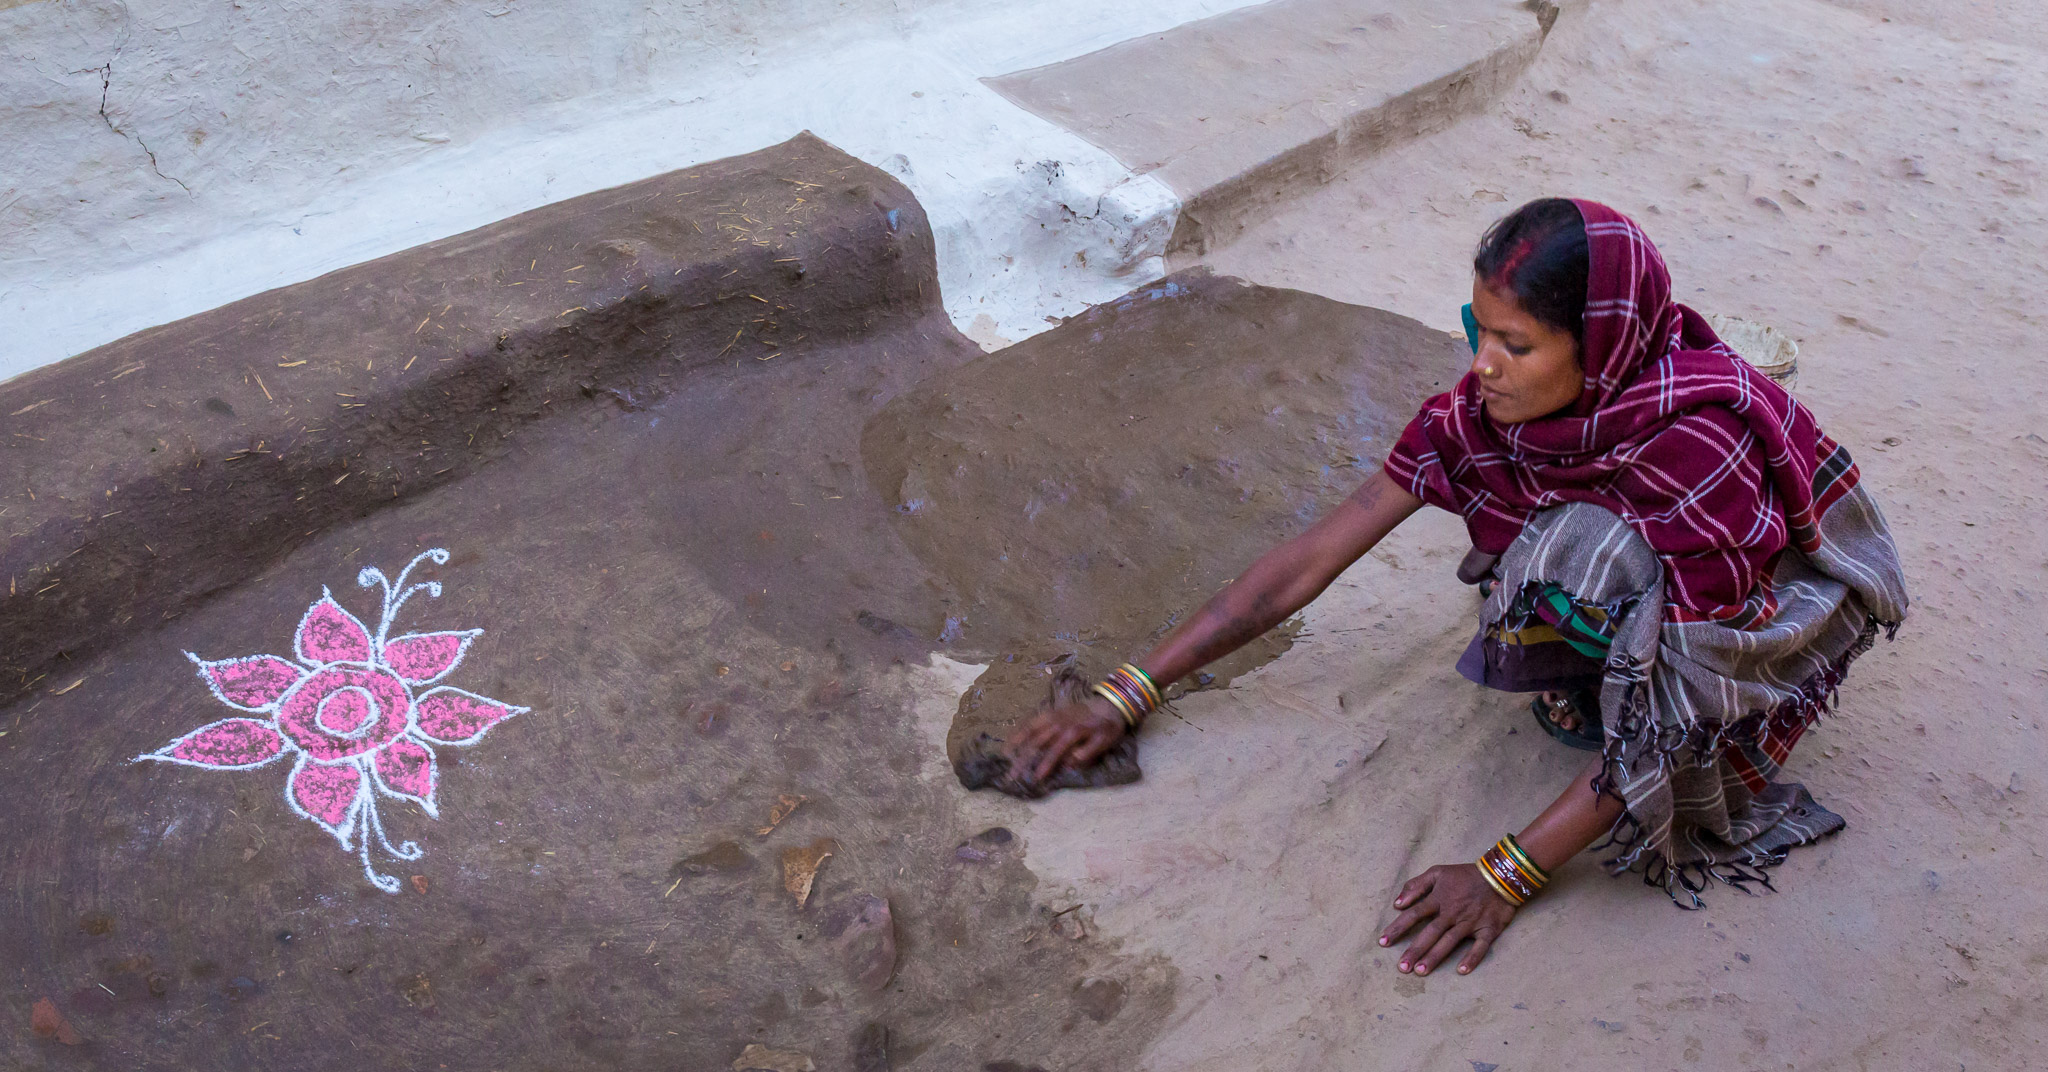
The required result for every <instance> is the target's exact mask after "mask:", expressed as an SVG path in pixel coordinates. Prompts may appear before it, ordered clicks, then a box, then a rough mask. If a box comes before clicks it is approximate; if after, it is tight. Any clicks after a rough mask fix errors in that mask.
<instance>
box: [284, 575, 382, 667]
mask: <svg viewBox="0 0 2048 1072" xmlns="http://www.w3.org/2000/svg"><path fill="white" fill-rule="evenodd" d="M292 650H293V652H294V653H296V654H297V655H298V657H299V661H300V662H302V663H305V664H306V665H307V666H314V667H318V666H325V665H326V664H328V663H367V662H369V661H370V631H369V630H368V629H366V628H364V627H363V623H362V622H361V621H359V620H358V619H357V618H356V616H355V615H353V614H350V613H349V612H348V611H347V610H345V609H343V608H342V605H341V604H339V603H336V602H335V601H334V594H333V593H332V592H329V591H328V590H327V589H326V588H325V587H324V586H323V587H322V588H321V589H320V599H319V601H318V602H315V603H314V604H313V605H312V606H310V607H308V608H306V616H305V617H303V618H300V619H299V628H298V630H297V631H296V632H295V633H293V635H292Z"/></svg>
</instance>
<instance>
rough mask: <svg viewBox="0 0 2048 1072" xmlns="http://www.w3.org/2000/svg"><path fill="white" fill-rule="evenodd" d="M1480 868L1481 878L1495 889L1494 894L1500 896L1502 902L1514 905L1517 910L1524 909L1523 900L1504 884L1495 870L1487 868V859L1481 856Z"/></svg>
mask: <svg viewBox="0 0 2048 1072" xmlns="http://www.w3.org/2000/svg"><path fill="white" fill-rule="evenodd" d="M1478 867H1479V877H1481V878H1483V879H1485V880H1486V884H1487V885H1489V886H1492V887H1493V892H1495V893H1497V894H1500V896H1501V900H1503V901H1506V902H1507V903H1509V904H1511V905H1514V906H1515V907H1516V908H1520V907H1522V899H1521V898H1519V897H1517V896H1515V895H1514V893H1513V892H1512V891H1510V890H1509V889H1508V888H1507V886H1506V884H1504V883H1502V882H1501V880H1500V878H1499V877H1498V876H1496V875H1495V874H1494V873H1493V868H1491V867H1489V866H1487V863H1486V857H1484V856H1481V857H1480V858H1479V864H1478Z"/></svg>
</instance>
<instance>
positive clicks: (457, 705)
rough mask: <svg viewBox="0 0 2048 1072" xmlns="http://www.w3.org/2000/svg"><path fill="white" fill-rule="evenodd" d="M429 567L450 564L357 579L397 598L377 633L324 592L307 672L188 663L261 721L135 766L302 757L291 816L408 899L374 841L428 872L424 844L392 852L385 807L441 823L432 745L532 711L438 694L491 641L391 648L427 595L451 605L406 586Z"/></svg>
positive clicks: (457, 741) (304, 650) (257, 664)
mask: <svg viewBox="0 0 2048 1072" xmlns="http://www.w3.org/2000/svg"><path fill="white" fill-rule="evenodd" d="M427 559H432V560H433V561H434V562H435V563H437V564H445V563H446V562H447V561H448V552H447V551H446V550H445V549H443V548H439V547H436V548H434V549H433V550H430V551H426V552H424V553H422V554H420V555H419V556H418V557H416V558H414V559H413V560H412V561H411V562H409V563H407V564H406V567H405V569H404V570H402V571H400V572H399V574H398V580H396V581H392V580H390V579H388V578H386V577H385V576H384V571H383V570H380V569H377V568H376V567H374V566H372V567H370V568H368V569H365V570H363V571H362V572H361V573H359V574H357V575H356V583H357V584H358V585H360V586H362V587H364V588H369V587H371V586H372V585H381V586H382V587H383V589H384V606H383V619H382V620H381V621H380V622H378V624H377V631H376V633H375V634H372V633H371V632H370V631H369V629H367V628H366V627H364V625H363V623H362V622H361V621H359V620H357V619H356V616H355V615H353V614H350V613H349V612H348V611H346V610H343V609H342V607H341V604H339V603H336V602H335V601H334V596H333V595H332V594H330V593H329V592H328V591H327V590H326V589H324V588H323V589H321V592H320V600H319V601H318V602H316V603H314V604H313V605H312V607H310V608H309V609H307V611H306V616H305V617H304V618H301V619H299V629H298V635H297V636H295V637H294V638H293V641H292V649H293V654H294V655H296V656H297V657H298V658H297V661H294V660H292V659H287V658H284V657H283V656H279V655H245V656H243V657H241V658H238V659H222V660H219V661H217V662H213V661H208V660H205V659H201V658H200V657H199V656H197V655H194V654H192V653H191V652H189V651H188V652H186V653H185V657H186V658H188V659H191V660H192V662H193V663H194V664H195V665H196V666H197V667H198V668H199V676H200V678H201V679H202V680H204V681H205V682H206V687H207V688H209V689H211V690H213V695H214V698H216V699H218V700H219V701H220V702H222V703H224V704H226V705H228V706H229V707H232V708H234V709H236V710H238V711H246V712H248V713H249V716H250V717H239V716H238V717H235V718H224V719H221V720H220V721H218V722H214V723H211V724H209V725H205V726H201V727H199V728H198V729H196V730H193V731H192V732H191V733H188V734H186V735H185V736H183V737H180V738H178V739H177V740H175V741H172V742H171V743H170V744H167V745H165V746H164V747H162V748H159V749H157V750H156V751H154V752H150V753H148V754H146V755H140V756H136V757H135V760H134V761H135V762H137V763H140V762H142V761H143V760H146V759H149V760H159V761H162V762H165V763H182V764H184V765H186V766H188V767H208V768H211V769H213V770H250V769H252V768H255V767H262V766H266V765H268V764H271V763H274V762H276V761H278V760H280V759H282V758H284V757H285V756H287V755H289V756H291V757H293V758H292V772H291V775H290V776H289V777H287V778H286V779H285V787H284V799H285V803H286V804H289V805H291V809H292V810H293V811H295V812H297V813H299V814H300V815H303V816H305V817H306V818H308V819H311V820H313V821H314V822H316V823H318V824H320V826H321V828H322V829H324V830H326V831H327V832H328V833H330V834H333V835H334V837H335V839H336V840H337V841H340V842H341V847H342V849H343V850H345V851H346V850H353V851H356V852H357V853H358V854H359V855H360V856H361V857H362V861H363V877H365V878H367V879H369V880H370V882H371V884H373V885H375V886H376V887H377V888H378V889H380V890H383V891H384V892H385V893H397V892H398V890H399V882H398V879H397V878H396V877H395V876H392V875H381V874H378V873H377V869H376V868H375V867H374V866H372V865H371V862H370V845H371V842H372V840H373V839H374V840H375V842H376V844H377V847H378V848H380V849H382V850H383V852H384V853H386V854H387V855H389V856H391V857H392V858H394V859H398V860H417V859H419V858H420V855H421V852H422V850H421V849H420V847H419V845H418V844H417V843H415V842H411V841H406V842H401V843H400V844H398V845H396V846H394V845H392V844H391V839H390V838H389V837H387V836H386V835H385V833H384V819H383V817H382V815H380V814H379V813H378V810H377V799H378V797H380V796H384V797H391V798H393V799H397V800H407V801H411V802H412V803H415V804H418V805H419V806H420V807H421V808H422V809H423V810H425V811H426V813H427V815H428V816H430V817H433V818H439V817H440V814H441V809H440V804H439V803H438V800H437V798H436V796H435V764H434V750H433V748H432V747H431V746H433V745H442V746H455V747H465V746H468V745H473V744H475V743H477V742H478V741H480V740H482V739H483V736H484V733H485V732H486V731H488V730H489V729H490V728H491V727H492V726H495V725H497V724H498V723H499V722H502V721H504V720H505V719H508V718H511V717H512V716H513V715H517V714H521V713H524V712H525V711H526V710H528V709H527V708H524V707H514V706H512V705H511V704H505V703H499V702H498V701H496V700H493V699H490V698H489V697H485V696H478V695H477V694H476V693H473V692H465V691H464V690H462V689H458V688H453V687H451V686H448V685H437V684H436V683H437V682H439V681H440V680H442V679H443V678H445V677H447V676H448V675H449V674H452V673H454V672H455V668H456V666H458V665H459V664H461V662H462V657H463V655H464V654H466V653H467V652H468V651H469V645H470V644H471V642H473V641H475V640H476V638H477V637H480V636H482V635H483V633H484V631H483V630H481V629H461V630H450V631H445V632H434V633H407V634H405V635H403V636H395V637H394V636H391V635H390V632H391V624H392V622H393V621H394V620H395V619H397V617H398V612H399V609H400V608H402V607H404V606H405V601H406V600H408V599H411V598H412V597H413V595H414V593H417V592H425V593H427V595H428V596H429V597H430V598H436V599H438V598H440V595H441V582H439V581H426V582H423V583H420V584H414V585H410V586H408V585H407V583H406V582H407V581H408V580H409V579H410V578H411V576H412V571H413V569H414V568H415V567H417V566H418V565H419V564H420V563H421V562H423V561H426V560H427ZM430 685H432V686H434V687H433V688H427V686H430ZM422 688H425V689H426V691H425V692H418V691H417V690H419V689H422Z"/></svg>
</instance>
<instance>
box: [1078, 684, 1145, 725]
mask: <svg viewBox="0 0 2048 1072" xmlns="http://www.w3.org/2000/svg"><path fill="white" fill-rule="evenodd" d="M1088 691H1090V692H1092V693H1094V694H1095V695H1097V696H1100V697H1102V698H1103V699H1105V700H1108V701H1109V706H1111V707H1114V708H1116V713H1117V714H1119V715H1122V716H1123V719H1124V728H1125V729H1132V730H1135V729H1137V728H1138V718H1139V716H1138V713H1137V712H1136V711H1134V710H1133V709H1132V708H1131V701H1129V700H1127V699H1125V698H1124V696H1123V694H1122V693H1120V692H1118V691H1116V690H1115V689H1114V688H1111V687H1110V684H1109V682H1107V681H1102V682H1097V683H1096V685H1095V687H1094V688H1092V689H1090V690H1088Z"/></svg>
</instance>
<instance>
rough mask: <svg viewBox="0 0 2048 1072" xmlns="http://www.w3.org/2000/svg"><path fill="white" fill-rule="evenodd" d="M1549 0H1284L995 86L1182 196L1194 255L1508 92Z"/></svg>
mask: <svg viewBox="0 0 2048 1072" xmlns="http://www.w3.org/2000/svg"><path fill="white" fill-rule="evenodd" d="M1558 10H1559V9H1558V5H1556V4H1553V3H1548V2H1545V0H1531V2H1527V3H1524V2H1516V0H1445V2H1441V3H1431V4H1426V5H1424V4H1412V3H1396V2H1390V0H1278V2H1276V3H1269V4H1261V5H1259V6H1257V7H1252V8H1246V9H1244V10H1240V11H1234V12H1230V13H1227V14H1223V15H1218V16H1215V17H1213V18H1208V19H1202V20H1199V21H1196V22H1190V23H1187V24H1185V25H1182V26H1179V27H1176V28H1174V29H1172V30H1169V31H1167V32H1165V33H1161V34H1154V35H1151V36H1148V37H1142V38H1137V39H1134V40H1130V41H1125V42H1121V43H1119V44H1116V45H1112V46H1110V47H1108V48H1105V49H1102V50H1100V51H1098V52H1093V53H1090V54H1088V55H1085V56H1081V57H1078V58H1075V59H1072V60H1067V61H1065V62H1061V63H1055V64H1050V65H1048V66H1044V67H1038V68H1034V69H1031V70H1027V71H1018V72H1016V73H1014V74H1009V75H1004V76H1002V77H1000V78H994V79H989V80H988V84H989V85H990V86H992V87H993V88H995V89H996V90H997V91H998V92H1000V93H1002V94H1003V95H1004V96H1006V97H1008V98H1009V99H1011V100H1012V101H1014V102H1016V103H1017V104H1018V105H1020V106H1022V107H1024V108H1027V109H1029V110H1031V111H1033V112H1035V113H1037V114H1038V115H1040V116H1043V117H1044V118H1046V119H1049V120H1051V121H1053V122H1055V123H1058V124H1060V125H1062V126H1064V127H1066V128H1067V129H1069V130H1072V131H1073V132H1075V133H1077V134H1079V135H1081V136H1082V137H1084V138H1086V139H1088V140H1089V141H1090V142H1092V143H1094V144H1095V145H1097V146H1100V147H1101V148H1103V149H1105V150H1107V151H1108V152H1110V153H1111V154H1113V155H1114V156H1116V158H1117V159H1118V160H1120V161H1122V162H1123V163H1124V164H1125V165H1126V166H1127V167H1129V168H1131V170H1133V171H1135V172H1137V173H1138V174H1140V175H1150V176H1153V177H1155V178H1157V179H1159V180H1161V181H1163V182H1164V183H1165V184H1166V185H1167V186H1168V187H1169V188H1170V189H1172V190H1173V192H1174V193H1175V194H1176V195H1178V196H1179V198H1180V200H1181V202H1182V207H1181V212H1180V218H1179V222H1178V224H1177V225H1176V227H1175V229H1174V232H1173V237H1172V239H1171V241H1170V243H1169V246H1168V249H1167V252H1168V253H1169V254H1170V255H1171V254H1187V255H1200V254H1201V253H1203V252H1204V251H1206V250H1208V249H1211V248H1213V247H1215V246H1217V245H1220V244H1223V243H1225V242H1228V241H1230V240H1231V239H1232V238H1234V237H1236V236H1237V235H1238V234H1239V233H1240V232H1242V231H1243V230H1244V228H1245V226H1246V225H1247V224H1249V223H1252V222H1254V221H1256V220H1258V219H1260V218H1262V217H1263V216H1264V215H1265V214H1267V213H1269V212H1270V211H1271V209H1272V207H1273V206H1275V205H1276V204H1278V203H1280V202H1283V201H1285V200H1287V199H1289V198H1291V197H1295V196H1298V195H1300V194H1302V193H1304V192H1306V191H1308V190H1310V189H1313V188H1315V187H1317V186H1320V185H1322V184H1323V183H1325V182H1327V181H1329V179H1330V178H1331V177H1333V176H1334V175H1335V174H1337V173H1338V172H1339V171H1341V170H1342V169H1343V168H1344V167H1345V166H1346V165H1347V164H1349V163H1351V162H1353V161H1355V160H1357V159H1359V158H1361V157H1364V156H1368V155H1370V154H1372V153H1374V152H1377V151H1379V150H1381V149H1383V148H1384V147H1386V146H1388V145H1391V144H1394V143H1397V142H1400V141H1404V140H1406V139H1409V138H1413V137H1417V136H1420V135H1423V134H1428V133H1430V132H1432V131H1435V130H1439V129H1441V128H1443V127H1445V126H1447V125H1449V124H1450V123H1451V122H1453V121H1454V120H1456V119H1457V118H1458V117H1460V116H1462V115H1465V114H1468V113H1470V112H1472V111H1474V110H1476V109H1478V108H1481V107H1484V106H1485V105H1486V104H1487V103H1489V102H1491V101H1493V100H1495V99H1496V98H1498V97H1499V96H1500V94H1501V93H1502V91H1504V90H1505V89H1506V88H1507V87H1508V86H1509V85H1511V84H1512V83H1513V82H1514V80H1515V79H1516V78H1517V77H1519V76H1520V75H1521V73H1522V72H1523V71H1524V70H1525V69H1527V68H1528V66H1529V64H1530V63H1531V62H1533V61H1534V60H1535V58H1536V54H1537V51H1538V49H1539V48H1540V47H1541V46H1542V44H1543V39H1544V37H1545V36H1546V35H1547V34H1548V33H1549V31H1550V27H1551V26H1552V25H1553V24H1554V22H1555V21H1556V18H1557V15H1558Z"/></svg>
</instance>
